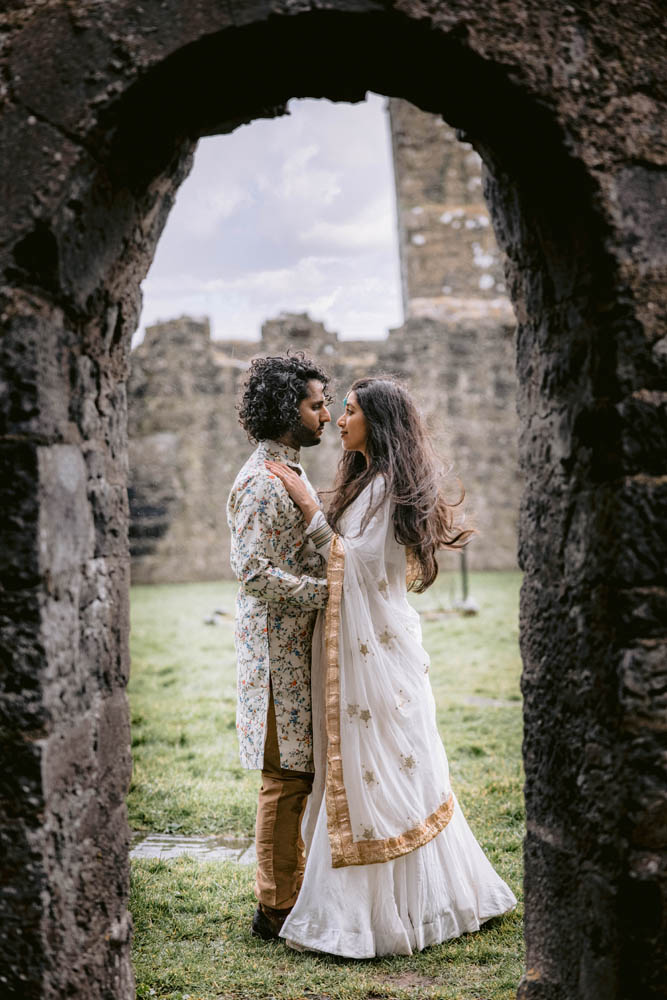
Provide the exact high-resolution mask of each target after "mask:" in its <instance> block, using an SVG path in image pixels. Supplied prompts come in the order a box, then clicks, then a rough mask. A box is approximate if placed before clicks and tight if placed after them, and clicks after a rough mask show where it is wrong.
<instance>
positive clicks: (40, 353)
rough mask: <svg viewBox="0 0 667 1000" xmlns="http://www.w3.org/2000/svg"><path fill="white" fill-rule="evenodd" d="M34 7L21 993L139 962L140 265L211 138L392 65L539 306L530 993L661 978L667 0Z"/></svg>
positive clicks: (528, 732)
mask: <svg viewBox="0 0 667 1000" xmlns="http://www.w3.org/2000/svg"><path fill="white" fill-rule="evenodd" d="M9 8H10V9H9V11H8V12H7V13H6V14H5V15H4V21H3V39H4V49H3V55H2V57H1V65H2V75H1V77H0V79H1V80H2V91H1V96H0V100H1V101H2V107H1V111H2V118H1V119H0V134H1V135H2V139H3V149H4V151H5V158H6V163H5V166H4V168H3V171H2V181H1V184H2V207H1V208H0V211H2V214H3V225H2V226H1V227H0V266H1V267H2V288H1V290H0V307H1V308H0V315H1V317H2V324H3V330H4V333H3V340H2V342H1V345H0V355H1V356H2V365H3V390H2V396H1V397H0V413H1V414H2V430H1V433H2V438H1V440H0V455H1V463H2V477H1V478H0V489H1V490H2V494H3V501H4V510H5V517H4V519H3V544H2V548H1V550H0V551H1V553H2V555H1V559H0V564H1V576H0V630H1V631H0V649H1V650H2V658H3V662H4V663H5V664H6V668H5V671H4V680H3V685H4V687H3V694H2V739H3V746H4V749H5V755H6V758H7V759H8V761H9V766H6V767H5V769H4V774H3V792H2V795H3V805H4V809H3V819H2V821H1V827H0V829H1V830H2V834H1V835H2V844H3V855H4V859H5V860H4V873H5V882H6V886H7V891H6V894H5V896H4V897H3V903H2V906H3V914H2V915H3V934H4V935H5V939H4V942H3V948H2V956H3V958H2V970H1V972H0V976H1V978H0V982H3V983H4V984H5V986H6V987H8V988H9V990H10V991H12V992H14V993H15V994H17V995H20V996H22V997H26V998H28V997H56V996H62V995H71V996H80V997H86V998H92V997H104V996H108V997H110V996H113V997H115V998H121V997H129V996H131V995H132V974H131V969H130V962H129V934H130V930H129V920H128V917H127V912H126V902H127V881H128V878H127V876H128V871H127V834H128V831H127V821H126V816H125V807H124V794H125V789H126V785H127V781H128V776H129V750H128V747H129V732H128V713H127V705H126V699H125V684H126V680H127V671H128V655H127V629H128V622H127V588H128V573H127V566H128V562H127V539H126V524H127V505H126V495H125V454H126V441H125V397H124V379H125V377H126V374H127V352H128V345H129V339H130V336H131V333H132V331H133V328H134V325H135V322H136V318H137V303H138V295H139V292H138V287H139V282H140V280H141V278H142V276H143V274H144V273H145V270H146V269H147V267H148V263H149V261H150V259H151V256H152V253H153V250H154V247H155V243H156V241H157V238H158V236H159V233H160V231H161V227H162V225H163V223H164V220H165V218H166V215H167V213H168V210H169V207H170V205H171V202H172V199H173V196H174V192H175V191H176V189H177V187H178V184H179V183H180V181H181V180H182V179H183V177H184V175H185V173H186V172H187V169H188V165H189V158H190V155H191V151H192V148H193V143H194V141H196V139H197V138H198V137H199V136H200V135H202V134H206V133H211V132H219V131H227V130H230V129H232V128H234V127H235V126H236V125H237V124H238V123H240V122H243V121H249V120H252V119H253V118H255V117H260V116H262V115H267V114H269V115H270V114H277V113H280V108H281V107H282V106H283V105H284V103H285V101H286V100H287V99H288V98H289V97H292V96H311V97H318V96H326V97H329V98H331V99H339V100H340V99H344V100H357V99H361V98H362V97H363V95H364V92H365V90H366V89H373V90H375V91H378V92H380V93H384V94H388V95H393V96H401V97H405V98H407V99H408V100H411V101H412V102H413V103H415V104H417V105H418V106H420V107H421V108H423V109H424V110H428V111H433V112H436V113H440V114H443V115H444V116H445V117H446V118H447V120H448V121H449V122H450V123H451V124H452V125H454V126H456V127H458V128H461V129H462V130H464V131H465V132H466V135H467V138H468V139H469V140H470V141H471V142H473V144H474V145H475V146H476V148H477V149H478V150H479V152H480V153H481V154H482V156H483V158H484V160H485V163H486V166H487V184H486V193H487V197H488V199H489V201H490V205H491V209H492V213H493V217H494V223H495V227H496V232H497V235H498V238H499V242H500V243H501V245H502V246H503V248H504V249H505V251H506V253H507V255H508V260H509V264H508V267H509V274H508V278H509V283H508V284H509V288H510V290H511V295H512V298H513V301H514V305H515V309H516V311H517V316H518V319H519V352H518V370H519V377H520V415H521V426H522V434H521V451H522V462H523V467H524V471H525V474H526V480H527V486H526V491H525V496H524V502H523V505H522V513H521V543H520V550H521V562H522V566H523V569H524V570H525V574H526V576H525V583H524V590H523V598H522V653H523V660H524V680H523V685H524V694H525V698H526V709H525V743H524V754H525V764H526V776H527V782H526V801H527V809H528V836H527V839H526V850H525V853H526V908H527V918H526V936H527V945H528V972H527V975H526V978H525V980H524V982H523V983H522V986H521V987H520V994H521V996H522V997H524V998H529V1000H537V998H565V997H568V998H572V997H582V998H583V997H586V998H587V1000H590V998H593V997H599V998H603V997H604V998H605V1000H607V998H611V997H619V998H620V997H625V996H630V995H631V994H632V995H637V992H638V991H639V992H641V994H642V996H643V997H646V998H647V1000H648V998H651V997H656V998H657V997H658V996H659V995H662V991H663V990H664V989H665V985H666V984H665V964H664V931H665V923H666V909H667V907H666V894H667V859H666V856H665V848H666V841H665V832H664V831H665V827H666V826H667V789H666V785H667V781H666V778H667V775H666V773H665V763H664V761H665V754H664V741H665V723H664V709H665V701H664V688H665V683H664V677H665V672H664V671H665V668H664V650H665V635H664V618H665V615H664V612H665V606H666V604H667V599H666V598H667V591H666V584H667V581H666V580H665V565H667V559H665V549H664V537H662V538H661V536H660V534H659V525H660V521H661V519H664V515H665V511H666V508H667V494H666V484H665V476H664V471H665V466H664V444H665V438H666V437H667V426H666V424H667V421H666V419H665V394H664V389H665V370H666V368H667V347H666V345H667V337H666V334H667V331H666V329H665V326H666V320H667V316H666V314H665V307H664V300H665V296H664V292H665V285H666V283H667V281H666V266H667V244H666V237H665V234H666V233H667V136H666V135H665V128H664V116H661V110H662V109H661V105H660V101H659V95H660V94H661V93H663V91H662V89H661V88H664V80H663V79H662V78H661V76H660V69H661V65H662V49H663V48H664V46H661V45H660V41H662V42H663V43H664V40H665V27H664V24H663V18H662V15H661V9H660V8H661V4H660V3H659V2H658V0H654V2H652V0H646V2H644V3H641V4H640V3H638V4H635V5H632V6H631V7H630V6H628V5H619V4H617V3H615V2H614V0H602V2H601V3H599V4H598V5H596V7H595V8H594V9H593V8H591V9H587V10H583V9H579V8H576V7H574V6H571V7H562V5H561V4H559V3H556V0H549V2H547V3H540V4H536V3H534V2H533V0H509V2H507V3H506V4H504V5H501V6H499V5H498V4H496V3H491V2H488V3H487V2H481V3H479V2H477V3H474V4H473V3H471V2H470V0H452V2H451V3H448V4H447V5H445V4H439V3H431V4H424V3H422V2H420V0H400V2H396V3H378V2H377V0H331V2H330V3H328V4H327V5H326V6H324V5H320V4H319V3H318V2H308V0H305V2H303V3H299V4H291V3H284V2H275V3H270V2H269V0H256V2H254V3H252V4H249V3H242V2H235V0H229V2H228V3H226V4H224V5H221V4H219V3H218V2H217V0H199V2H198V3H197V4H196V5H191V7H190V6H189V7H188V8H187V14H186V13H185V10H186V8H185V7H184V6H183V5H182V4H179V3H176V2H175V0H166V2H163V3H159V4H158V3H157V2H153V0H148V2H146V3H145V4H144V5H142V7H135V6H134V5H130V4H129V3H127V2H126V0H113V2H111V3H107V4H103V5H99V4H95V3H90V2H88V0H79V2H73V3H72V2H66V0H53V2H50V3H48V4H42V3H38V2H37V0H34V2H32V3H30V2H29V3H27V4H18V3H11V2H10V4H9ZM663 76H664V73H663ZM661 292H662V298H661V294H660V293H661ZM661 303H662V304H661ZM661 949H662V950H661Z"/></svg>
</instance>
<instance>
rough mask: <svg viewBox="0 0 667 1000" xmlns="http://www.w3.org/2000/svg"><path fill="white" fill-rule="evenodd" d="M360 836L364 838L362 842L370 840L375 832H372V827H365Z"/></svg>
mask: <svg viewBox="0 0 667 1000" xmlns="http://www.w3.org/2000/svg"><path fill="white" fill-rule="evenodd" d="M361 836H362V837H363V838H364V840H372V839H373V837H374V836H375V831H374V830H373V827H372V826H365V827H364V832H363V833H362V835H361Z"/></svg>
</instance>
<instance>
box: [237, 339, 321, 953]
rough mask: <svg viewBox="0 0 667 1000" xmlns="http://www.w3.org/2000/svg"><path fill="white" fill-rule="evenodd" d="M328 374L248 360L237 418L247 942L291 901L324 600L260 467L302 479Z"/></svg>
mask: <svg viewBox="0 0 667 1000" xmlns="http://www.w3.org/2000/svg"><path fill="white" fill-rule="evenodd" d="M328 382H329V377H328V375H327V374H326V373H325V372H324V371H322V370H321V369H320V368H319V367H317V366H316V365H315V364H314V363H313V362H312V361H310V360H309V359H307V358H304V356H303V354H293V355H289V356H287V357H274V358H256V359H255V360H254V361H253V362H252V363H251V366H250V372H249V374H248V377H247V379H246V382H245V386H244V393H243V396H242V400H241V405H240V408H239V419H240V421H241V424H242V426H243V427H244V428H245V430H246V432H247V434H248V436H249V437H250V439H251V440H254V441H257V442H258V446H257V448H256V449H255V451H254V452H253V454H252V455H251V456H250V458H249V459H248V461H247V462H246V463H245V465H244V466H243V468H242V469H241V471H240V472H239V474H238V476H237V477H236V480H235V482H234V485H233V487H232V491H231V493H230V495H229V502H228V505H227V519H228V523H229V528H230V531H231V536H232V550H231V564H232V569H233V570H234V573H235V575H236V577H237V579H238V580H239V582H240V584H241V587H240V590H239V594H238V598H237V603H236V654H237V664H238V708H237V723H236V725H237V730H238V734H239V742H240V751H241V762H242V764H243V766H244V767H247V768H261V771H262V787H261V790H260V793H259V802H258V807H257V825H256V831H255V843H256V848H257V880H256V884H255V894H256V896H257V899H258V906H257V910H256V911H255V915H254V918H253V922H252V928H251V930H252V933H253V934H255V935H257V936H259V937H262V938H265V939H268V938H275V937H277V936H278V932H279V931H280V928H281V926H282V923H283V921H284V919H285V917H286V916H287V914H288V913H289V911H290V909H291V908H292V906H293V905H294V903H295V902H296V898H297V896H298V893H299V889H300V887H301V882H302V879H303V870H304V865H305V855H304V845H303V841H302V839H301V820H302V817H303V812H304V809H305V806H306V799H307V797H308V794H309V793H310V790H311V788H312V783H313V755H312V740H313V737H312V718H311V697H310V656H311V640H312V633H313V626H314V624H315V617H316V614H317V611H318V609H319V608H322V607H324V605H325V604H326V601H327V584H326V579H325V578H324V574H325V567H324V564H323V561H322V559H321V557H320V556H319V555H318V554H317V551H316V549H315V544H314V542H313V539H312V538H307V537H306V533H305V528H306V525H305V521H304V519H303V515H302V514H301V511H300V510H299V509H298V507H296V505H295V504H294V503H292V501H291V500H290V498H289V496H288V494H287V491H286V490H285V487H284V486H283V485H282V483H281V482H280V480H279V479H278V478H276V477H275V476H273V475H272V474H271V473H270V472H269V471H268V469H267V468H266V465H265V463H266V462H267V461H277V462H284V463H286V464H287V465H289V466H291V467H292V468H293V469H295V470H296V471H297V472H298V473H299V475H301V476H302V477H303V479H304V482H305V483H306V484H307V486H308V489H309V491H310V492H311V493H312V495H313V496H314V497H316V494H315V491H314V490H313V488H312V486H310V483H308V480H307V478H306V474H305V472H304V471H303V469H302V468H301V466H300V464H299V457H300V449H301V448H310V447H314V446H316V445H318V444H319V443H320V440H321V437H322V433H323V431H324V426H325V424H327V423H329V421H330V420H331V416H330V414H329V411H328V409H327V406H326V396H325V390H326V387H327V384H328Z"/></svg>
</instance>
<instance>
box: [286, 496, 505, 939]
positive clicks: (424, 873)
mask: <svg viewBox="0 0 667 1000" xmlns="http://www.w3.org/2000/svg"><path fill="white" fill-rule="evenodd" d="M378 490H383V483H382V480H381V479H379V478H378V479H376V480H375V481H374V483H373V484H371V486H370V487H368V488H367V489H366V490H365V491H364V492H363V493H362V494H361V495H360V496H359V497H358V499H357V500H356V501H355V502H354V503H353V504H351V505H350V507H349V508H348V510H347V511H346V512H345V515H344V517H343V519H342V523H341V536H334V537H333V539H332V540H331V542H330V544H329V542H325V545H326V547H327V548H328V549H329V556H328V581H329V603H328V606H327V610H326V613H325V614H324V615H322V613H321V614H320V618H319V620H318V623H317V626H316V631H315V635H314V637H313V672H312V697H313V729H314V753H315V769H316V781H315V787H314V789H313V793H312V794H311V796H310V801H309V804H308V809H307V812H306V816H305V818H304V830H303V833H304V840H305V842H306V848H307V851H308V854H307V862H306V871H305V875H304V881H303V886H302V888H301V892H300V894H299V898H298V900H297V903H296V905H295V907H294V909H293V910H292V912H291V914H290V915H289V917H288V918H287V920H286V921H285V924H284V925H283V929H282V932H281V935H282V936H283V937H284V938H285V940H286V942H287V944H289V945H291V946H292V947H295V948H306V949H311V950H317V951H324V952H328V953H330V954H337V955H345V956H347V957H350V958H371V957H373V956H375V955H385V954H410V953H411V952H412V951H413V950H415V949H421V948H424V947H426V946H427V945H430V944H436V943H438V942H440V941H444V940H446V939H447V938H450V937H457V936H458V935H460V934H462V933H464V932H466V931H472V930H477V929H478V928H479V926H480V924H481V923H482V922H483V921H485V920H488V919H490V918H491V917H493V916H496V915H498V914H501V913H505V912H506V911H507V910H510V909H512V907H513V906H514V905H515V904H516V899H515V898H514V895H513V894H512V892H511V890H510V889H509V888H508V887H507V886H506V885H505V883H504V882H503V881H502V879H501V878H500V877H499V876H498V875H497V874H496V873H495V871H494V870H493V868H492V867H491V865H490V863H489V861H488V860H487V858H486V856H485V855H484V853H483V852H482V850H481V848H480V847H479V845H478V843H477V841H476V840H475V838H474V836H473V834H472V832H471V831H470V828H469V827H468V825H467V823H466V820H465V818H464V816H463V814H462V812H461V810H460V808H459V806H458V804H457V802H456V798H455V796H454V794H453V792H452V789H451V785H450V781H449V768H448V763H447V755H446V753H445V749H444V747H443V745H442V741H441V740H440V736H439V734H438V730H437V725H436V718H435V703H434V700H433V694H432V691H431V686H430V683H429V679H428V669H429V659H428V656H427V654H426V653H425V651H424V649H423V647H422V645H421V628H420V624H419V616H418V614H417V612H416V611H415V610H414V609H413V608H412V607H411V606H410V604H409V603H408V601H407V597H406V554H405V548H404V546H402V545H399V544H398V543H397V542H396V540H395V539H394V533H393V523H392V505H391V503H390V501H389V500H388V499H385V500H383V502H382V503H381V505H380V507H379V509H378V510H377V512H376V514H375V515H374V516H373V517H372V518H371V520H370V522H369V523H368V524H367V525H366V526H365V527H364V529H363V531H362V530H361V524H362V521H363V518H364V514H365V513H366V511H367V510H368V509H369V506H370V505H371V504H373V503H374V502H376V501H377V499H379V496H380V494H379V493H378V492H377V491H378ZM316 517H317V518H318V520H316V521H315V522H314V523H313V525H311V530H312V529H313V527H314V528H315V534H316V535H317V534H324V536H325V537H326V535H327V532H326V530H324V532H322V531H321V529H319V530H318V524H320V523H321V524H323V523H324V519H323V516H322V515H316Z"/></svg>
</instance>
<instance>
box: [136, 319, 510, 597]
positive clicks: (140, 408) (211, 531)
mask: <svg viewBox="0 0 667 1000" xmlns="http://www.w3.org/2000/svg"><path fill="white" fill-rule="evenodd" d="M501 318H502V313H501ZM288 348H292V349H294V350H299V349H303V350H305V351H306V353H307V354H309V355H310V356H312V357H315V358H317V359H318V360H319V361H320V362H321V363H323V364H324V366H325V367H326V368H327V369H328V370H329V371H330V372H331V375H332V377H333V395H334V402H333V405H332V407H331V413H332V418H333V421H335V419H336V417H337V416H338V415H339V414H340V412H341V408H342V397H343V395H344V393H345V392H346V390H347V388H348V387H349V386H350V385H351V384H352V382H353V381H354V379H355V378H358V377H359V376H361V375H367V374H377V373H387V372H390V373H393V374H397V375H400V376H401V377H403V378H405V379H406V381H407V383H408V385H409V386H411V387H412V389H413V391H414V393H415V396H416V398H417V400H418V402H419V405H420V408H421V410H422V412H423V414H424V416H425V417H426V419H427V422H428V424H429V427H430V429H431V431H432V433H433V435H434V438H435V440H436V442H437V444H438V448H439V452H440V453H441V454H442V455H443V456H446V459H447V460H448V464H449V463H451V465H452V472H453V473H454V474H456V475H458V476H459V477H460V479H461V481H462V482H463V483H464V486H465V489H466V496H467V500H466V510H467V512H468V513H467V515H466V516H467V517H468V518H469V519H470V520H474V523H475V524H476V526H477V527H478V530H479V532H480V534H479V537H478V538H476V539H475V542H474V544H473V545H471V546H470V549H469V560H470V566H471V567H472V568H482V567H483V568H487V569H489V568H490V569H506V568H508V567H513V566H514V565H515V551H516V516H517V508H518V496H517V493H518V486H517V482H518V459H517V457H516V449H517V442H516V430H517V429H516V412H515V400H514V380H513V373H512V366H513V364H514V327H513V324H512V323H511V322H509V323H508V324H506V325H505V326H503V325H501V324H500V323H499V321H498V314H497V312H496V313H495V315H494V314H493V312H491V313H490V312H489V311H485V313H484V314H483V315H475V314H474V313H473V310H472V309H469V310H468V311H467V312H465V313H464V314H463V315H461V310H459V313H458V315H457V314H454V315H453V316H452V318H451V319H450V322H449V323H448V324H447V326H446V328H445V329H443V325H442V324H441V323H439V322H438V321H434V320H431V319H428V318H417V319H413V320H409V321H408V323H407V324H406V325H405V326H404V327H400V328H399V329H397V330H393V331H392V332H391V334H390V336H389V338H388V339H387V340H386V341H339V340H338V337H337V336H336V334H335V333H332V332H330V331H328V330H326V329H325V328H324V326H323V325H322V324H321V323H317V322H314V321H313V320H311V319H310V318H309V317H307V316H298V315H296V316H295V315H289V314H286V315H285V316H283V317H282V318H280V319H277V320H269V321H267V322H266V323H265V324H264V325H263V327H262V339H261V341H260V342H259V343H252V342H251V343H248V342H239V343H236V344H230V343H229V342H226V341H212V340H211V339H210V334H209V327H208V323H207V322H197V321H195V320H192V319H188V318H187V317H183V318H181V319H180V320H171V321H170V322H168V323H160V324H156V325H155V326H152V327H149V328H148V330H147V333H146V337H145V339H144V341H143V342H142V343H141V344H140V345H139V346H138V347H137V348H136V349H135V350H134V352H133V354H132V365H131V368H132V373H131V376H130V379H129V382H128V404H129V426H128V430H129V439H130V449H129V460H130V474H129V498H130V552H131V554H132V579H133V580H134V582H136V583H147V582H168V581H175V580H181V581H182V580H207V579H210V580H215V579H220V578H223V577H228V576H229V575H230V568H229V545H230V540H229V531H228V528H227V520H226V514H225V507H226V502H227V496H228V494H229V490H230V488H231V485H232V482H233V481H234V476H235V475H236V472H237V471H238V469H239V468H240V466H241V465H242V464H243V462H244V461H245V459H246V457H247V455H248V454H249V453H250V450H251V449H252V447H253V445H252V444H250V443H249V442H248V439H247V437H246V435H245V433H244V432H243V430H242V429H241V427H240V425H239V423H238V415H237V412H236V401H237V399H238V395H239V392H240V389H241V383H242V381H243V378H244V376H245V372H246V369H247V365H248V358H249V357H250V356H251V355H254V354H255V353H257V354H259V353H262V354H277V353H284V352H285V351H286V350H287V349H288ZM339 455H340V439H339V437H338V432H337V430H336V428H335V426H333V423H332V425H331V426H330V427H329V428H327V429H326V430H325V433H324V436H323V438H322V442H321V444H320V445H319V446H318V447H316V448H309V449H304V451H303V454H302V460H303V462H304V465H305V467H306V469H307V471H308V474H309V476H310V477H311V479H312V482H313V483H315V484H316V485H317V487H318V488H320V489H328V488H329V487H330V486H331V484H332V481H333V475H334V470H335V468H336V465H337V462H338V458H339ZM513 462H514V463H517V464H514V465H513ZM450 488H451V489H452V492H453V491H454V490H455V489H456V483H454V482H453V477H452V481H451V482H450ZM445 564H447V565H454V563H453V562H452V558H451V557H446V558H445Z"/></svg>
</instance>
